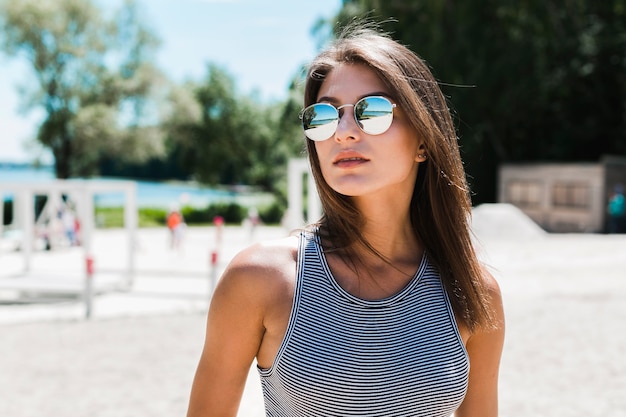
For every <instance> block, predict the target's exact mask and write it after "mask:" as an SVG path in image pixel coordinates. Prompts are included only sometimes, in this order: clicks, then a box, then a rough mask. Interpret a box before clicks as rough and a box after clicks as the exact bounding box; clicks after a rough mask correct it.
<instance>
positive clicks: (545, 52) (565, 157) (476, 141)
mask: <svg viewBox="0 0 626 417" xmlns="http://www.w3.org/2000/svg"><path fill="white" fill-rule="evenodd" d="M365 15H369V16H370V17H371V18H373V19H374V20H377V21H385V20H386V23H383V24H382V26H383V28H385V29H386V30H388V31H390V32H392V33H393V35H394V37H395V38H396V39H399V40H400V41H401V42H402V43H404V44H406V45H407V46H409V47H410V48H412V49H413V50H415V51H416V52H417V53H418V54H419V55H421V56H422V57H423V58H424V59H425V60H426V61H427V62H429V64H430V65H431V66H432V68H433V69H434V73H435V75H436V77H437V78H438V79H439V80H440V81H441V83H442V88H443V90H444V93H446V94H447V95H448V96H449V97H450V102H451V107H452V109H453V111H454V112H455V113H456V115H457V120H458V130H459V136H460V143H461V147H462V153H463V157H464V160H465V161H466V167H467V171H468V174H469V176H470V183H471V184H472V188H473V190H474V192H475V193H476V194H475V196H474V201H475V202H476V203H480V202H486V201H494V199H495V191H496V179H497V166H498V165H499V164H500V163H502V162H511V161H597V160H598V158H599V157H600V156H602V155H603V154H618V155H619V154H621V155H625V154H626V55H625V54H624V51H626V1H625V0H603V1H595V0H568V1H556V0H529V1H522V2H511V1H500V0H466V1H462V2H452V1H449V0H402V1H399V0H390V1H381V0H356V1H344V7H343V9H342V11H341V12H340V13H339V16H338V18H339V20H340V21H341V22H343V23H345V22H347V21H349V20H350V19H351V18H353V17H354V16H365ZM389 19H396V21H389Z"/></svg>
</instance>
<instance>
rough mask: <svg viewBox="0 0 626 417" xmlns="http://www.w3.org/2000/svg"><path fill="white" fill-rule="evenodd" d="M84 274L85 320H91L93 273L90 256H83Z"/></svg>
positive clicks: (91, 257)
mask: <svg viewBox="0 0 626 417" xmlns="http://www.w3.org/2000/svg"><path fill="white" fill-rule="evenodd" d="M85 272H86V274H85V318H91V307H92V304H93V273H94V259H93V256H92V255H91V254H87V255H86V256H85Z"/></svg>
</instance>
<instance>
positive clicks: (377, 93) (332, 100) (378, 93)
mask: <svg viewBox="0 0 626 417" xmlns="http://www.w3.org/2000/svg"><path fill="white" fill-rule="evenodd" d="M371 96H383V97H386V98H388V99H390V100H394V98H393V97H391V95H390V94H389V93H386V92H384V91H374V92H371V93H367V94H363V95H362V96H359V97H358V98H357V100H356V101H359V100H361V99H363V98H365V97H371ZM321 102H326V103H331V104H339V100H337V99H336V98H335V97H329V96H323V97H320V98H318V99H317V103H321ZM355 103H356V102H355ZM342 104H343V103H342ZM350 104H353V103H350Z"/></svg>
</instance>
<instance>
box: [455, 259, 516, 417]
mask: <svg viewBox="0 0 626 417" xmlns="http://www.w3.org/2000/svg"><path fill="white" fill-rule="evenodd" d="M485 279H486V280H487V285H488V288H489V295H490V303H491V308H492V309H493V311H494V313H495V317H496V320H497V324H498V326H497V328H496V329H494V330H478V331H476V332H475V333H474V334H472V335H471V336H470V337H469V339H468V341H467V343H466V349H467V352H468V354H469V357H470V375H469V386H468V390H467V394H466V395H465V399H464V400H463V404H461V406H460V407H459V409H458V410H457V411H456V413H455V414H454V415H455V417H497V415H498V372H499V368H500V358H501V356H502V348H503V344H504V310H503V307H502V296H501V293H500V288H499V287H498V284H497V282H496V281H495V279H494V278H493V277H492V276H491V274H489V273H488V272H486V271H485Z"/></svg>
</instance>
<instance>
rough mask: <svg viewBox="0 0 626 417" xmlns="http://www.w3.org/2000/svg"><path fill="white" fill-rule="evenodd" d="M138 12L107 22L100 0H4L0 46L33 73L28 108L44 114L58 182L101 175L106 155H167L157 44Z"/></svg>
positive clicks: (0, 0)
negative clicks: (156, 98) (155, 100)
mask: <svg viewBox="0 0 626 417" xmlns="http://www.w3.org/2000/svg"><path fill="white" fill-rule="evenodd" d="M138 12H139V10H138V7H137V5H136V3H135V2H134V1H132V0H127V1H125V2H124V4H123V6H122V7H121V8H120V10H119V11H118V12H117V14H116V15H115V16H113V17H111V18H108V19H107V18H106V17H105V16H104V15H103V12H102V10H100V9H99V8H98V7H97V6H96V4H95V2H94V1H93V0H0V35H1V38H0V41H1V44H0V46H1V47H2V49H3V50H4V51H5V52H6V53H8V54H9V55H15V56H18V57H19V58H21V59H24V60H26V61H27V62H28V64H29V66H30V68H31V69H32V72H33V75H34V77H33V78H32V79H33V80H36V84H32V83H31V84H29V85H27V86H26V88H27V91H28V93H27V94H26V95H25V96H24V97H23V99H24V104H25V107H26V108H28V109H34V108H40V109H42V110H43V111H44V114H45V116H44V120H43V122H42V124H41V126H39V129H38V134H37V139H38V141H39V142H41V144H42V145H43V146H44V147H47V148H49V149H50V150H51V152H52V155H53V157H54V160H55V167H56V175H57V177H59V178H68V177H71V176H88V175H91V174H94V173H96V172H97V169H98V164H99V160H100V158H102V157H103V156H109V157H115V158H119V159H121V160H128V161H143V160H146V159H148V158H149V157H151V156H153V155H156V154H159V153H162V152H163V146H162V141H163V140H162V135H161V133H160V129H159V128H158V126H157V125H158V123H157V121H156V120H154V116H153V113H154V111H153V107H154V105H153V104H152V102H151V101H150V98H151V94H152V93H153V92H154V90H155V86H158V85H159V84H160V81H161V76H160V74H159V72H158V71H157V70H156V69H155V68H154V67H153V65H152V64H151V62H152V55H153V52H154V50H155V49H156V47H157V46H158V41H157V39H156V37H155V36H154V35H153V34H152V33H151V32H150V31H149V30H148V29H147V28H146V27H145V26H144V25H143V24H142V22H141V21H140V19H139V17H138V14H139V13H138Z"/></svg>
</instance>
